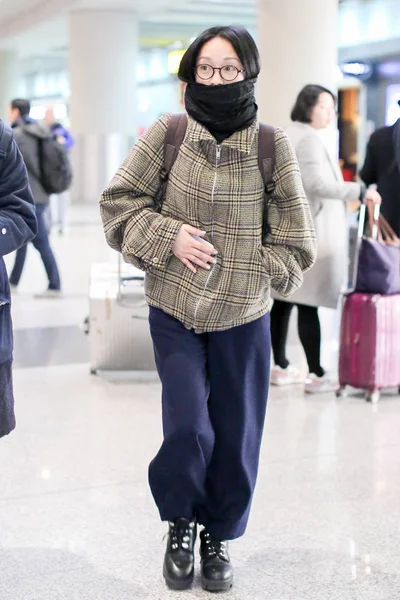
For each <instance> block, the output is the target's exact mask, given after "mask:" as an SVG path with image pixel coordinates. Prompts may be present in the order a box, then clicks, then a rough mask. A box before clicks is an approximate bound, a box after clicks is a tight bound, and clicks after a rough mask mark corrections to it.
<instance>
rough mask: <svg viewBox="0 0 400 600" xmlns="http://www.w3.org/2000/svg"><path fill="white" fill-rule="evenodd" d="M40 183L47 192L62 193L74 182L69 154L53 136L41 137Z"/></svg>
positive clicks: (39, 141)
mask: <svg viewBox="0 0 400 600" xmlns="http://www.w3.org/2000/svg"><path fill="white" fill-rule="evenodd" d="M38 145H39V167H40V183H41V184H42V187H43V189H44V190H45V192H47V194H61V193H62V192H65V191H66V190H67V189H68V188H69V187H70V185H71V182H72V169H71V165H70V162H69V158H68V154H67V151H66V149H65V148H64V146H63V145H62V144H60V143H59V142H58V141H57V140H56V139H54V138H53V137H50V136H49V137H47V138H39V139H38Z"/></svg>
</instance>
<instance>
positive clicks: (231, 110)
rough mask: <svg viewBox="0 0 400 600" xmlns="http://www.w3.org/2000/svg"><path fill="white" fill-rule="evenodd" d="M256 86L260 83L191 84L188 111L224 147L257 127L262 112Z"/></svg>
mask: <svg viewBox="0 0 400 600" xmlns="http://www.w3.org/2000/svg"><path fill="white" fill-rule="evenodd" d="M255 83H256V79H245V80H244V81H238V82H237V83H229V84H226V85H204V84H201V83H188V85H187V87H186V93H185V106H186V110H187V112H188V114H189V115H190V116H191V117H193V119H195V120H196V121H198V122H199V123H201V124H202V125H204V127H206V128H207V129H208V131H209V132H210V133H211V134H212V135H213V136H214V137H215V139H216V140H217V141H218V142H219V143H220V142H222V141H223V140H224V139H226V138H228V137H230V136H231V135H233V134H234V133H235V132H236V131H241V130H242V129H246V128H247V127H250V125H252V123H254V121H255V119H256V116H257V111H258V106H257V104H256V100H255V96H254V87H255Z"/></svg>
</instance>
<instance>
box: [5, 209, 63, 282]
mask: <svg viewBox="0 0 400 600" xmlns="http://www.w3.org/2000/svg"><path fill="white" fill-rule="evenodd" d="M46 209H47V206H46V205H45V204H37V205H36V216H37V221H38V233H37V236H36V237H35V239H34V240H33V241H32V244H33V245H34V247H35V248H36V250H37V251H38V252H39V254H40V258H41V259H42V261H43V264H44V268H45V269H46V273H47V277H48V279H49V290H59V289H61V281H60V274H59V272H58V267H57V263H56V259H55V257H54V254H53V251H52V249H51V247H50V241H49V234H48V231H47V226H46V219H45V214H44V213H45V211H46ZM26 252H27V246H26V245H25V246H23V247H22V248H20V249H19V250H17V255H16V257H15V263H14V268H13V270H12V272H11V276H10V283H11V284H12V285H18V284H19V281H20V279H21V275H22V271H23V270H24V265H25V259H26Z"/></svg>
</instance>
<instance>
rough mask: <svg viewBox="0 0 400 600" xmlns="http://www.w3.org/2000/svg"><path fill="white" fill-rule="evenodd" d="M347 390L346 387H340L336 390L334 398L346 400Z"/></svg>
mask: <svg viewBox="0 0 400 600" xmlns="http://www.w3.org/2000/svg"><path fill="white" fill-rule="evenodd" d="M346 396H347V390H346V386H345V385H342V386H341V387H340V388H339V389H338V390H336V398H346Z"/></svg>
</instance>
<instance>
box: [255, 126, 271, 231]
mask: <svg viewBox="0 0 400 600" xmlns="http://www.w3.org/2000/svg"><path fill="white" fill-rule="evenodd" d="M258 167H259V169H260V172H261V176H262V178H263V182H264V212H263V228H262V238H263V239H264V238H265V237H266V236H267V235H268V233H269V231H270V229H269V223H268V200H269V198H270V196H271V194H272V192H273V191H274V184H273V181H272V175H273V172H274V168H275V129H274V128H273V127H271V125H264V123H260V130H259V132H258Z"/></svg>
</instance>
